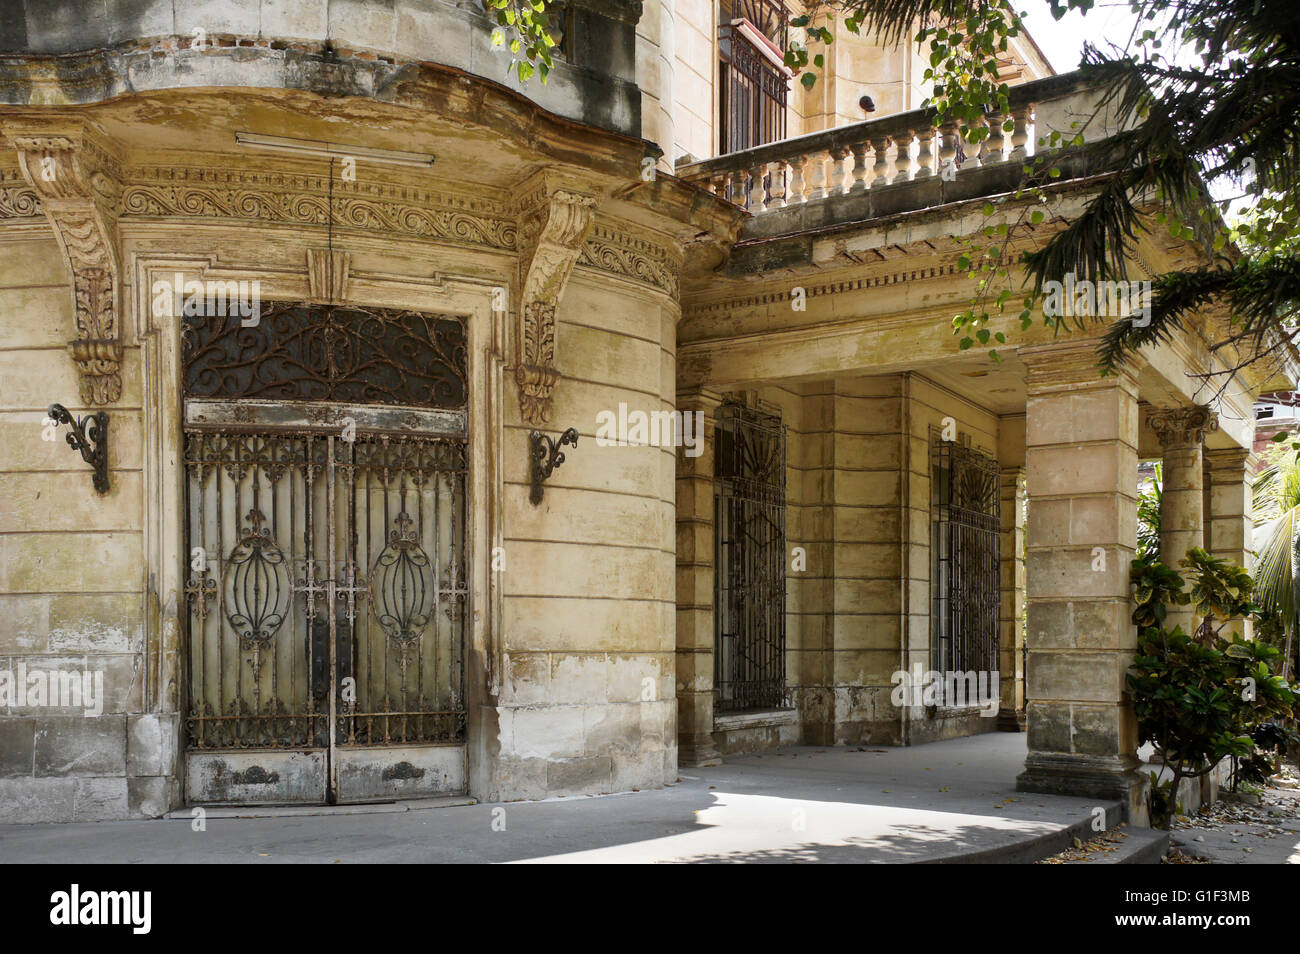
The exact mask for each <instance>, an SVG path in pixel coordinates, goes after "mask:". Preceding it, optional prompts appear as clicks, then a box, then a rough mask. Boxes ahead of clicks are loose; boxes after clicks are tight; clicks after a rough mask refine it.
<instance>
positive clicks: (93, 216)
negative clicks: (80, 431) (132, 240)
mask: <svg viewBox="0 0 1300 954" xmlns="http://www.w3.org/2000/svg"><path fill="white" fill-rule="evenodd" d="M5 133H6V136H7V138H8V139H9V141H10V142H12V143H13V145H14V148H15V149H17V151H18V163H19V166H20V168H21V169H22V172H23V177H24V178H25V179H26V180H27V182H28V184H29V185H30V186H31V187H32V189H33V190H34V192H35V193H36V194H37V195H38V196H39V199H40V205H41V208H42V210H43V211H44V213H45V217H46V218H47V219H48V220H49V222H50V224H51V225H52V226H53V227H54V234H55V236H56V237H57V239H58V242H59V245H60V247H61V248H62V249H63V252H64V255H65V257H66V258H67V261H68V267H69V269H70V270H71V272H72V288H73V305H74V315H75V320H76V326H77V338H76V339H75V340H74V341H72V342H70V343H69V345H68V350H69V351H70V352H71V353H72V358H73V360H74V361H75V362H76V365H77V371H78V373H79V375H80V390H81V402H82V404H85V405H102V404H111V403H113V402H114V401H117V400H118V399H119V398H121V396H122V375H121V362H122V343H121V340H120V335H121V327H120V322H119V319H118V306H119V302H118V298H119V287H118V263H117V210H118V202H119V199H120V195H121V187H120V184H119V183H120V176H121V173H120V170H119V169H118V166H117V162H116V160H115V159H114V158H113V157H112V154H111V153H110V152H109V150H108V148H107V146H106V145H105V144H104V142H103V141H102V137H100V136H99V135H98V134H97V133H93V132H92V131H91V130H90V129H89V128H88V127H82V128H79V129H75V130H73V131H65V130H59V132H58V134H44V131H32V130H26V129H23V130H19V129H12V128H8V129H6V130H5Z"/></svg>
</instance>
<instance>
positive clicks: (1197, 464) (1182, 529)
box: [1147, 407, 1218, 633]
mask: <svg viewBox="0 0 1300 954" xmlns="http://www.w3.org/2000/svg"><path fill="white" fill-rule="evenodd" d="M1147 424H1148V425H1149V426H1150V427H1151V429H1152V430H1153V431H1155V433H1156V437H1157V438H1159V440H1160V447H1161V449H1162V451H1163V460H1164V465H1163V475H1164V485H1163V487H1162V488H1161V494H1160V562H1162V563H1163V564H1165V566H1168V567H1170V568H1172V569H1175V570H1177V569H1179V566H1178V561H1179V560H1181V559H1182V558H1183V557H1185V556H1186V555H1187V551H1188V550H1190V549H1192V548H1193V547H1204V546H1205V542H1206V541H1205V512H1204V511H1205V486H1204V470H1205V461H1204V460H1203V458H1202V453H1201V452H1202V448H1203V446H1204V444H1205V435H1206V434H1207V433H1208V432H1210V431H1212V430H1214V429H1215V428H1216V427H1218V419H1217V417H1216V416H1215V414H1214V412H1213V411H1210V410H1209V409H1208V408H1204V407H1174V408H1153V409H1152V410H1151V411H1150V412H1149V413H1148V414H1147ZM1165 623H1166V625H1167V626H1168V627H1169V628H1170V629H1172V628H1173V627H1175V626H1181V627H1182V629H1183V632H1185V633H1190V632H1191V631H1192V629H1193V628H1194V627H1195V625H1196V614H1195V612H1194V611H1193V609H1192V608H1191V607H1190V606H1171V607H1170V608H1169V615H1168V616H1167V617H1166V619H1165Z"/></svg>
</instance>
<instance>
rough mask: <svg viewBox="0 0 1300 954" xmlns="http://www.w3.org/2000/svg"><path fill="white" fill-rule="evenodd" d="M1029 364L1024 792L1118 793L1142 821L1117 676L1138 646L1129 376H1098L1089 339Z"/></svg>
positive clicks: (1129, 712) (1025, 352)
mask: <svg viewBox="0 0 1300 954" xmlns="http://www.w3.org/2000/svg"><path fill="white" fill-rule="evenodd" d="M1019 354H1020V356H1021V357H1022V359H1023V360H1024V361H1025V363H1026V365H1027V366H1028V376H1027V385H1028V400H1027V409H1026V431H1025V434H1026V452H1025V465H1026V491H1027V494H1028V501H1029V517H1028V522H1027V524H1026V532H1025V537H1026V540H1025V543H1026V546H1025V564H1026V571H1027V580H1026V582H1027V633H1026V635H1027V641H1028V649H1029V653H1028V655H1029V663H1028V692H1029V701H1028V706H1027V716H1028V743H1029V756H1028V758H1027V759H1026V760H1025V770H1024V772H1023V773H1022V774H1021V775H1020V776H1019V778H1018V779H1017V780H1016V787H1017V788H1018V789H1019V790H1021V791H1027V792H1045V793H1050V794H1058V795H1075V796H1081V797H1087V798H1107V799H1112V798H1113V799H1119V800H1120V801H1121V802H1122V803H1123V804H1124V805H1125V806H1126V807H1127V810H1128V812H1129V817H1130V818H1137V819H1143V818H1145V814H1144V810H1143V807H1142V798H1141V793H1142V780H1141V779H1140V778H1139V777H1138V775H1137V774H1136V772H1135V769H1136V768H1137V765H1138V760H1137V757H1136V750H1137V723H1136V719H1135V717H1134V715H1133V709H1132V706H1131V705H1130V704H1129V700H1128V697H1127V694H1126V692H1125V680H1124V677H1125V673H1126V672H1127V670H1128V667H1129V665H1130V663H1131V662H1132V659H1133V653H1134V650H1135V648H1136V645H1137V630H1136V627H1135V626H1134V625H1133V623H1132V621H1131V618H1130V616H1131V613H1132V604H1131V601H1130V595H1129V589H1130V588H1129V580H1128V576H1129V564H1130V562H1131V561H1132V559H1133V555H1134V550H1135V546H1136V541H1137V461H1138V457H1137V438H1138V405H1137V380H1136V379H1135V378H1134V377H1133V376H1132V375H1131V374H1130V373H1129V372H1127V371H1121V372H1120V373H1119V374H1118V375H1116V376H1113V377H1106V378H1102V377H1099V375H1098V372H1097V367H1096V355H1095V353H1094V352H1093V345H1092V343H1090V342H1081V343H1074V342H1068V343H1062V344H1052V345H1045V346H1041V347H1034V348H1023V349H1021V350H1020V352H1019Z"/></svg>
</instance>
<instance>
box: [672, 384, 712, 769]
mask: <svg viewBox="0 0 1300 954" xmlns="http://www.w3.org/2000/svg"><path fill="white" fill-rule="evenodd" d="M721 402H722V395H720V394H717V393H715V392H712V391H704V390H700V391H693V392H690V393H681V394H678V395H677V409H678V410H679V411H682V412H687V411H703V412H704V441H703V448H704V450H703V453H701V454H700V455H699V456H698V457H687V456H686V455H684V454H678V455H677V763H678V764H679V765H685V766H700V765H717V764H718V763H719V762H720V761H722V758H721V756H720V754H719V752H718V747H717V745H716V744H715V743H714V741H713V651H714V640H715V636H714V630H713V598H714V587H713V569H714V552H715V551H714V503H713V462H714V450H715V447H716V433H717V431H716V424H717V411H718V405H719V404H720V403H721Z"/></svg>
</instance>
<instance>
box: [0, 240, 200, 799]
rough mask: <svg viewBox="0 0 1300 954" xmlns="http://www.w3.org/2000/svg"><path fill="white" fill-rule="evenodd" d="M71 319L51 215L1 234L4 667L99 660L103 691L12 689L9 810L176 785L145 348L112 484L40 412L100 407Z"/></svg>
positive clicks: (3, 715)
mask: <svg viewBox="0 0 1300 954" xmlns="http://www.w3.org/2000/svg"><path fill="white" fill-rule="evenodd" d="M42 232H45V233H46V235H44V236H43V235H41V234H40V233H42ZM15 233H16V234H15ZM72 328H73V318H72V290H71V286H70V282H69V277H68V270H67V264H66V262H65V260H64V259H63V256H62V253H61V252H60V250H59V247H58V245H57V244H56V242H55V241H54V239H53V237H52V236H49V235H48V227H47V226H46V225H45V223H44V222H43V221H41V222H40V223H39V225H37V226H35V227H33V228H32V229H30V230H12V231H11V233H10V234H9V235H7V236H6V237H5V238H4V239H3V240H2V241H0V500H2V501H3V506H2V507H0V672H3V673H8V674H11V676H12V678H14V679H16V678H17V677H18V676H19V675H20V674H22V673H23V672H25V673H26V674H27V678H28V679H29V680H30V679H32V677H33V675H34V674H36V673H48V672H61V673H65V674H77V675H80V674H82V673H86V674H89V676H90V677H91V680H92V683H91V685H92V687H93V686H94V685H96V684H98V683H100V682H102V687H103V690H102V699H98V700H97V701H96V703H95V704H94V706H93V707H91V709H92V712H88V711H87V706H86V705H85V702H86V701H87V700H86V699H84V698H83V699H82V703H83V705H82V706H81V707H79V708H77V707H52V706H49V705H44V706H31V705H28V706H21V707H20V706H18V705H16V704H14V703H15V702H17V701H26V702H32V701H34V700H33V698H30V697H29V698H25V699H23V700H17V699H15V698H14V696H13V695H12V694H11V695H10V696H9V698H8V699H7V700H6V701H7V702H8V703H9V704H8V705H6V706H4V707H3V708H2V709H0V819H9V818H13V819H23V820H28V821H33V820H37V821H39V820H53V819H59V820H73V821H96V820H100V819H105V818H120V817H124V816H127V815H138V814H144V815H152V814H157V813H158V812H160V811H163V810H165V809H166V807H167V805H168V799H169V798H170V797H171V791H170V786H172V785H174V778H172V777H171V776H172V773H173V760H174V756H175V752H176V745H177V740H176V724H175V721H174V720H171V719H166V718H160V717H159V716H156V715H151V714H147V708H148V700H147V699H146V694H147V689H146V687H147V678H146V663H145V656H144V645H143V644H144V613H145V612H146V605H147V602H146V594H145V591H144V583H145V577H144V573H143V572H142V566H143V553H142V547H143V534H142V528H143V516H142V514H143V507H144V499H143V490H142V481H141V453H142V435H141V418H140V407H141V385H140V363H139V351H138V349H137V348H133V347H131V346H130V341H129V339H128V341H127V344H128V346H127V348H126V353H125V360H124V362H123V374H122V377H123V394H122V400H121V401H120V402H119V403H117V404H115V405H112V406H111V407H109V408H107V410H108V412H109V480H110V488H109V491H108V493H107V494H106V495H104V496H100V495H99V494H97V493H96V492H95V491H94V489H93V488H92V486H91V468H90V466H89V465H88V464H86V463H84V462H83V461H82V459H81V455H80V454H78V453H77V452H76V451H74V450H73V449H72V448H70V447H69V446H68V445H67V443H65V437H66V434H67V428H66V427H60V428H58V429H57V430H50V429H47V428H45V427H43V425H42V422H43V420H44V419H45V417H46V408H47V407H48V405H50V404H51V403H56V402H57V403H61V404H64V405H66V406H67V408H68V410H69V411H71V412H72V413H73V414H74V415H77V416H80V415H84V414H86V413H89V412H90V411H93V410H97V409H95V408H85V407H82V406H80V401H79V397H78V383H77V373H76V368H75V366H74V365H73V363H72V360H71V359H70V357H69V356H68V352H67V341H68V338H69V337H70V333H71V331H72ZM46 437H50V438H52V439H49V440H46V439H44V438H46ZM20 667H22V668H20ZM40 678H41V677H37V679H38V680H39V679H40ZM12 685H13V684H12V683H11V689H12ZM82 685H83V687H84V686H85V685H86V683H85V682H84V680H83V682H82ZM47 701H54V700H53V698H52V697H51V698H49V699H48V700H47ZM59 701H73V700H70V699H69V697H66V696H65V697H63V698H62V699H60V700H59ZM93 710H98V712H93Z"/></svg>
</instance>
